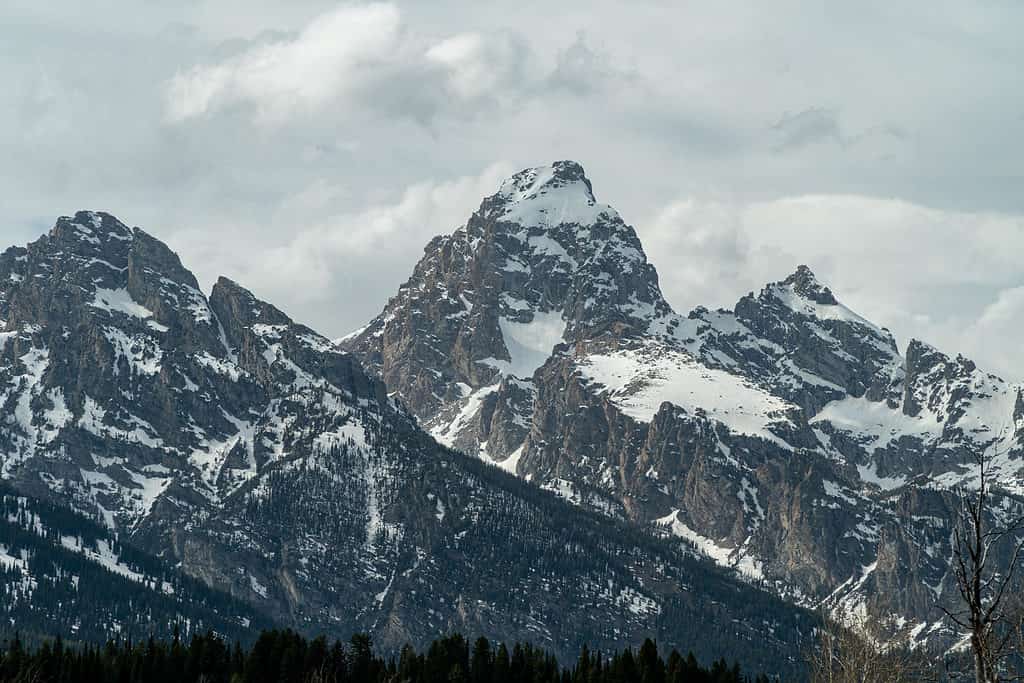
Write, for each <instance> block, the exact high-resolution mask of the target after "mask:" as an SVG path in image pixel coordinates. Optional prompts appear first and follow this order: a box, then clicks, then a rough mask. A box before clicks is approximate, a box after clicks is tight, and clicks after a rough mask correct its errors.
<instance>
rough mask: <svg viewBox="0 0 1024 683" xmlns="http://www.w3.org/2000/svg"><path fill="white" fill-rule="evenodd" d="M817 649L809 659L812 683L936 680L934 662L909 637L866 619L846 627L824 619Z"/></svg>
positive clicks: (862, 618)
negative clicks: (916, 647)
mask: <svg viewBox="0 0 1024 683" xmlns="http://www.w3.org/2000/svg"><path fill="white" fill-rule="evenodd" d="M822 623H823V626H822V628H821V629H820V631H819V633H818V647H817V648H815V649H814V650H812V651H811V652H810V654H809V656H808V658H807V659H808V664H809V668H810V679H811V683H904V682H910V681H913V682H915V683H917V682H919V681H926V680H933V679H935V678H937V674H936V672H935V671H934V670H933V669H934V661H933V660H932V659H930V658H929V657H928V655H927V653H925V652H923V651H918V650H915V649H914V647H913V643H912V642H911V640H910V637H909V635H907V634H902V635H899V634H897V635H896V636H893V625H892V624H891V623H890V624H883V623H879V622H877V621H876V620H872V619H871V618H869V617H867V616H861V617H857V618H855V619H853V620H852V623H850V622H849V621H848V623H847V624H845V625H844V624H837V623H836V622H834V621H831V620H829V619H828V618H827V617H825V618H823V621H822Z"/></svg>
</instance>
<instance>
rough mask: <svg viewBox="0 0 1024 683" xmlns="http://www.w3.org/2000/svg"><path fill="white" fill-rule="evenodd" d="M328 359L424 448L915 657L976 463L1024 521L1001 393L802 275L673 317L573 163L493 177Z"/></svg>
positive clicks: (632, 246)
mask: <svg viewBox="0 0 1024 683" xmlns="http://www.w3.org/2000/svg"><path fill="white" fill-rule="evenodd" d="M686 257H687V255H686V254H679V255H677V258H680V259H685V258H686ZM338 344H339V346H340V347H341V348H344V349H347V350H349V351H351V352H352V353H354V354H355V355H356V356H358V357H359V358H360V359H361V360H362V361H363V363H364V364H365V366H366V367H368V368H370V369H371V370H373V371H374V372H375V373H376V374H377V375H378V376H380V377H381V378H382V379H383V380H384V382H385V383H386V384H387V385H388V387H389V389H391V390H392V391H393V392H395V394H396V396H397V397H398V398H399V399H400V400H401V401H402V402H403V403H404V404H405V405H407V406H408V407H409V408H410V410H412V412H413V413H414V414H415V415H416V416H417V418H419V420H420V423H421V424H423V425H424V427H425V428H426V429H428V430H429V431H430V432H431V433H432V434H433V435H434V436H435V438H437V439H438V440H439V441H440V442H442V443H445V444H448V445H450V446H452V447H455V448H458V449H460V450H462V451H464V452H466V453H471V454H475V455H477V456H478V457H480V458H481V459H483V460H485V461H488V462H493V463H495V464H496V465H498V466H499V467H501V468H503V469H506V470H507V471H509V472H513V473H516V474H517V475H518V476H520V477H522V478H524V479H526V480H528V481H530V482H531V483H534V484H536V485H538V486H540V487H541V488H545V489H548V490H551V491H553V492H556V493H557V494H558V495H560V496H562V497H564V498H566V499H567V500H570V501H571V502H573V503H574V504H576V505H578V506H582V507H586V508H589V509H592V510H594V511H597V512H599V513H600V514H603V515H607V516H609V517H612V518H617V519H623V520H628V521H629V522H632V523H634V524H636V525H639V526H642V527H643V526H646V527H652V528H658V529H661V530H663V531H664V532H666V533H668V534H671V535H674V536H677V537H680V538H683V539H686V540H687V541H689V542H691V543H693V544H694V545H696V546H697V547H698V548H699V549H700V550H701V551H703V552H704V553H705V554H706V555H708V556H709V557H710V558H711V559H713V560H714V561H715V562H717V563H719V564H720V565H723V566H725V567H729V568H732V569H734V570H736V571H737V573H738V574H740V575H741V576H744V577H746V578H747V579H748V580H750V581H752V582H755V583H759V584H765V585H768V586H770V587H771V588H772V590H774V591H775V592H776V593H778V594H780V595H783V596H786V597H787V598H788V599H790V600H793V601H794V602H796V603H798V604H802V605H805V606H808V607H819V606H821V605H825V606H826V607H828V608H829V609H832V610H833V611H835V612H836V613H837V614H840V615H841V616H844V618H849V617H850V616H852V615H857V614H860V615H870V616H872V617H873V618H879V619H883V620H889V619H890V618H892V619H895V620H896V621H897V623H899V624H901V625H903V626H904V627H905V628H906V629H907V630H908V631H909V632H910V634H911V635H912V636H913V637H915V638H918V639H922V640H926V639H927V638H929V637H931V636H935V635H942V634H943V633H944V629H945V626H944V623H943V621H942V614H941V612H940V611H939V610H938V609H936V604H950V603H949V602H948V601H949V600H951V599H954V593H955V592H956V591H955V587H954V583H953V577H952V575H951V573H950V564H951V561H950V558H951V554H952V549H951V547H950V538H951V535H952V534H951V528H950V524H951V520H952V518H953V514H954V510H955V505H956V499H955V498H956V497H955V495H954V493H953V491H954V490H955V489H957V488H958V487H961V486H970V485H971V483H972V481H973V480H974V479H975V478H976V477H977V467H976V458H977V457H978V456H979V455H980V454H984V455H985V457H987V458H988V459H989V460H990V462H991V472H992V474H993V475H994V478H995V481H996V483H997V484H998V485H999V486H1000V487H1001V490H1002V494H1003V495H1005V496H1006V498H1005V499H1003V501H1002V502H1001V503H1000V504H1001V505H1003V506H1004V507H1003V508H1002V510H1003V511H1004V512H1005V516H1007V517H1010V516H1012V513H1013V512H1014V511H1018V512H1019V510H1020V508H1021V502H1020V496H1021V494H1022V493H1024V461H1022V460H1021V455H1022V438H1024V400H1022V398H1021V387H1020V386H1019V385H1014V384H1011V383H1008V382H1006V381H1003V380H1002V379H1000V378H998V377H996V376H994V375H991V374H989V373H986V372H984V371H982V370H980V369H978V368H977V367H976V365H975V364H974V363H973V362H971V361H970V360H968V359H966V358H963V357H961V356H957V357H951V356H949V355H946V354H944V353H942V352H941V351H939V350H937V349H935V348H933V347H931V346H929V345H928V344H926V343H924V342H921V341H919V340H911V341H910V342H909V343H907V345H906V347H905V348H904V349H902V350H901V349H900V347H899V346H898V345H897V343H896V341H895V339H894V337H893V335H892V334H891V333H890V332H889V331H888V330H886V329H883V328H881V327H879V326H877V325H875V324H873V323H872V322H870V321H869V320H867V319H865V318H863V317H861V316H860V315H858V314H857V313H855V312H853V311H852V310H850V309H849V308H848V307H846V306H844V305H843V304H842V303H841V302H840V300H839V299H838V298H837V297H836V295H835V294H834V293H833V292H832V290H831V289H830V288H829V287H828V286H827V285H825V284H824V283H822V282H820V281H819V280H818V279H817V278H816V276H815V275H814V273H813V272H812V271H811V270H810V269H809V268H808V267H806V266H800V267H798V268H797V269H796V270H795V272H793V273H792V274H790V275H789V276H787V277H785V278H783V279H782V280H780V281H779V282H775V283H771V284H768V285H766V286H765V287H764V288H763V289H762V290H761V291H760V292H757V293H754V292H752V293H750V294H749V295H747V296H745V297H743V298H742V299H740V301H738V302H737V303H736V305H735V307H734V308H733V309H732V310H716V311H712V310H707V309H705V308H697V309H695V310H693V311H691V312H690V313H689V314H687V315H685V316H684V315H680V314H678V313H676V312H675V311H673V309H672V307H671V306H670V305H669V303H668V302H667V301H666V300H665V298H664V296H663V295H662V293H661V290H660V287H659V285H658V277H657V273H656V271H655V269H654V267H653V266H652V265H651V264H650V263H649V262H648V261H647V258H646V255H645V254H644V251H643V248H642V246H641V244H640V241H639V239H638V237H637V234H636V232H635V231H634V229H633V228H632V227H630V226H629V225H627V224H626V223H625V222H624V221H623V220H622V218H621V217H620V216H619V214H618V213H617V212H616V211H615V210H614V209H613V208H612V207H610V206H608V205H605V204H601V203H599V202H598V201H597V199H596V197H595V194H594V192H593V187H592V185H591V183H590V181H589V180H588V179H587V177H586V175H585V174H584V171H583V169H582V167H581V166H580V165H579V164H576V163H574V162H570V161H563V162H556V163H555V164H553V165H551V166H546V167H540V168H534V169H527V170H524V171H522V172H520V173H518V174H516V175H515V176H513V177H512V178H510V179H509V180H507V181H506V182H505V183H504V184H503V185H502V186H501V187H500V188H499V190H498V192H497V193H496V194H494V195H493V196H491V197H488V198H486V199H485V200H484V201H483V203H482V204H481V205H480V208H479V209H478V210H477V211H476V212H475V213H474V214H473V215H472V216H471V217H470V218H469V220H468V221H467V222H466V224H465V225H464V226H463V227H461V228H459V229H458V230H456V231H455V232H454V233H452V234H451V235H446V236H441V237H438V238H435V239H434V240H432V241H431V242H430V243H429V244H428V245H427V247H426V250H425V253H424V255H423V257H422V259H421V260H420V262H419V263H418V264H417V265H416V267H415V269H414V270H413V274H412V276H411V277H410V278H409V280H408V281H407V282H405V283H404V284H403V285H402V286H401V287H400V288H399V290H398V293H397V294H396V295H395V296H393V297H392V298H391V299H390V300H389V302H388V303H387V305H386V306H385V308H384V310H383V312H382V313H381V314H380V315H379V316H378V317H376V318H375V319H374V320H372V321H371V322H370V323H369V325H367V326H366V327H365V328H363V329H362V330H359V331H358V332H356V333H354V334H353V335H350V336H348V337H347V338H345V339H342V340H339V341H338ZM1000 514H1003V513H1000ZM944 601H945V602H944ZM946 635H949V634H946Z"/></svg>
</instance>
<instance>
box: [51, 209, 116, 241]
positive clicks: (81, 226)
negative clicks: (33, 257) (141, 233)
mask: <svg viewBox="0 0 1024 683" xmlns="http://www.w3.org/2000/svg"><path fill="white" fill-rule="evenodd" d="M133 234H134V231H133V230H132V229H131V228H129V227H128V226H127V225H125V224H124V223H122V222H121V221H119V220H118V219H117V218H115V217H114V216H112V215H110V214H109V213H105V212H103V211H78V212H76V213H75V215H74V216H61V217H60V218H58V219H57V222H56V224H55V225H54V227H53V229H52V230H51V231H50V237H51V238H54V239H57V240H60V241H70V240H76V241H81V242H85V243H88V244H92V245H94V246H100V245H102V244H103V243H106V242H108V241H109V240H111V239H116V240H121V241H128V240H131V239H132V237H133Z"/></svg>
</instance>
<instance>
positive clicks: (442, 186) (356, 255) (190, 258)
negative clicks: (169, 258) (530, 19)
mask: <svg viewBox="0 0 1024 683" xmlns="http://www.w3.org/2000/svg"><path fill="white" fill-rule="evenodd" d="M513 170H514V169H513V168H512V167H511V166H509V165H508V164H505V163H497V164H492V165H491V166H489V167H487V168H486V169H484V170H483V171H482V172H481V173H480V174H479V175H475V176H464V177H460V178H455V179H453V180H447V181H423V182H418V183H415V184H413V185H411V186H409V187H407V188H406V189H405V190H404V191H402V193H401V194H400V196H398V197H397V198H396V199H395V201H393V202H380V203H377V204H373V205H370V206H367V207H364V208H362V209H360V210H358V211H354V212H350V211H341V212H338V213H332V214H330V215H328V216H327V217H326V218H317V219H315V218H313V217H315V216H321V215H322V214H323V213H324V211H325V210H326V211H330V207H331V206H333V205H334V203H335V201H336V200H337V199H338V198H339V197H343V196H344V194H345V191H344V189H342V188H337V187H330V186H327V185H325V184H324V183H322V182H316V183H314V184H313V185H312V186H310V187H309V188H306V189H304V190H302V191H300V192H298V193H296V194H295V195H293V196H290V197H288V198H286V199H285V200H284V201H283V202H282V203H281V205H280V207H279V209H278V211H277V212H276V213H275V215H274V216H273V217H272V218H271V219H270V220H271V222H272V223H273V224H275V225H276V226H278V228H279V229H278V230H270V231H268V232H267V233H265V234H262V235H254V234H253V233H252V231H251V229H250V228H249V227H248V226H244V225H243V226H236V227H233V228H230V229H226V230H221V231H220V232H219V233H218V234H217V235H216V238H215V239H209V238H208V237H207V238H204V236H203V235H202V234H201V233H202V232H204V231H195V232H184V233H179V235H178V236H177V238H176V239H175V240H174V244H173V246H176V248H178V249H179V250H180V251H181V253H182V257H183V259H184V260H185V262H186V263H190V264H193V265H194V267H196V268H197V270H199V272H200V275H201V279H202V280H204V281H206V282H210V281H212V280H213V279H214V278H216V277H217V276H218V275H220V274H227V275H229V276H230V277H232V278H233V279H236V280H238V281H239V282H243V283H250V284H251V286H252V287H253V289H254V290H255V291H256V292H257V294H258V295H260V296H261V297H263V298H266V299H268V300H270V301H273V302H275V303H276V304H278V305H279V306H281V307H282V308H284V309H285V310H287V311H288V312H289V313H291V314H292V315H294V316H296V317H298V318H299V319H315V318H319V319H323V318H324V316H323V315H317V314H316V313H313V311H322V310H323V308H324V307H325V306H326V307H328V308H329V309H330V310H333V311H335V313H334V315H332V316H327V318H328V320H327V324H321V325H320V328H321V329H322V330H323V331H324V332H326V333H330V334H335V335H337V334H340V333H342V332H347V331H348V328H349V327H355V326H357V325H358V324H361V323H362V322H365V321H366V320H369V319H370V318H371V317H373V316H374V315H376V314H377V313H379V312H380V308H381V307H382V306H383V303H384V302H385V301H386V300H387V298H388V297H389V296H391V294H393V293H394V290H395V289H397V284H398V281H399V278H401V279H404V278H405V277H408V275H409V274H411V273H412V268H413V266H414V265H415V264H416V261H418V260H419V258H420V256H421V255H422V254H423V248H424V246H425V245H426V244H427V242H428V241H429V240H430V239H431V238H432V237H434V236H435V235H437V234H440V233H448V232H452V231H453V230H455V228H457V227H458V226H460V225H462V224H463V223H465V221H466V219H467V218H468V217H469V215H470V214H471V213H472V212H473V211H474V210H475V209H476V208H477V206H478V205H479V203H480V201H481V199H482V198H483V197H484V196H486V195H490V194H493V193H494V192H495V191H497V188H498V186H499V185H500V183H501V180H502V179H503V178H504V177H506V176H507V175H509V174H510V173H511V172H512V171H513ZM282 237H284V239H282ZM399 274H400V275H399Z"/></svg>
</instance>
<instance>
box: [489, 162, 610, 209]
mask: <svg viewBox="0 0 1024 683" xmlns="http://www.w3.org/2000/svg"><path fill="white" fill-rule="evenodd" d="M559 189H567V194H570V193H575V194H577V195H578V196H579V197H580V199H581V200H582V201H583V202H584V203H586V202H589V203H591V204H593V203H594V202H595V201H596V200H595V199H594V192H593V186H592V185H591V184H590V180H589V179H588V178H587V175H586V172H585V171H584V170H583V167H582V166H581V165H580V164H578V163H577V162H575V161H556V162H554V163H552V164H550V165H548V166H537V167H534V168H527V169H523V170H522V171H519V172H518V173H516V174H515V175H513V176H512V177H511V178H507V179H506V180H505V181H504V182H503V183H502V184H501V188H500V189H499V190H498V195H499V196H501V197H504V198H505V199H507V200H509V201H513V202H518V201H525V200H530V199H536V198H538V197H540V196H542V195H545V194H548V193H549V192H553V191H556V190H559Z"/></svg>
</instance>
